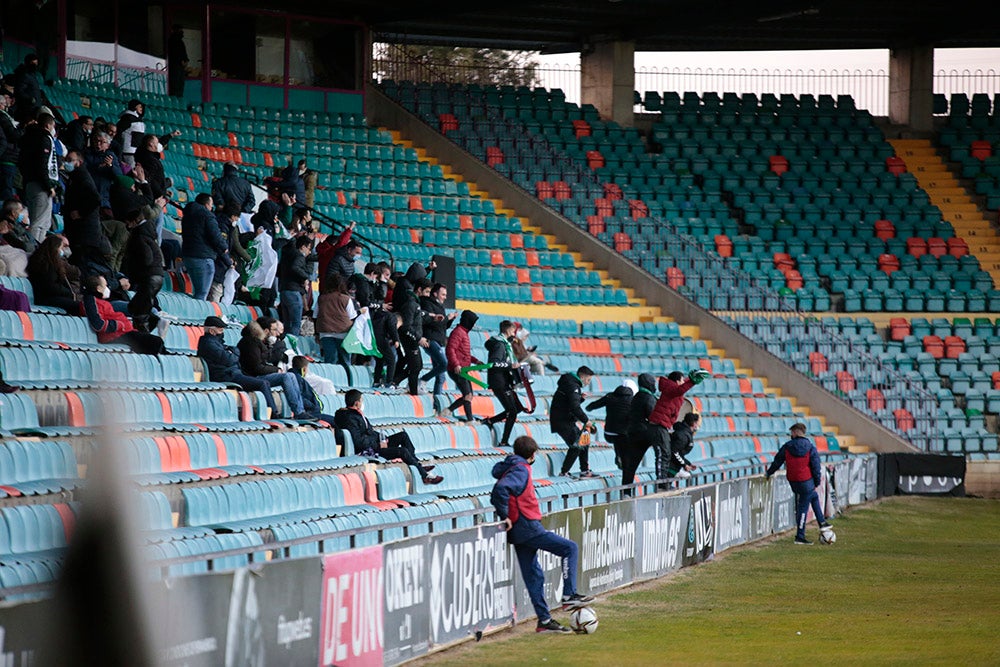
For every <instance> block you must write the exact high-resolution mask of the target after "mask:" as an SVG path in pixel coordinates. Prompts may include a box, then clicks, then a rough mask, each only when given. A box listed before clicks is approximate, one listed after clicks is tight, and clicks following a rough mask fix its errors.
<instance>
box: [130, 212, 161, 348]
mask: <svg viewBox="0 0 1000 667" xmlns="http://www.w3.org/2000/svg"><path fill="white" fill-rule="evenodd" d="M125 224H126V225H127V226H128V228H129V235H128V241H126V243H125V256H124V258H123V260H122V270H123V271H124V272H125V275H127V276H128V279H129V282H130V283H131V285H132V289H133V290H135V295H134V296H133V297H132V300H131V301H129V304H128V311H129V313H130V314H131V315H132V325H133V326H134V327H135V328H136V331H144V332H145V331H149V330H150V329H151V328H154V327H156V322H154V321H151V320H150V318H151V316H152V313H153V308H154V307H155V306H156V305H157V304H156V295H157V294H159V293H160V290H161V289H162V288H163V253H162V252H161V251H160V244H159V243H157V242H156V224H155V222H154V221H153V220H146V219H145V218H144V217H143V215H142V213H141V210H135V211H130V212H129V213H128V215H127V216H126V217H125ZM157 319H158V318H157Z"/></svg>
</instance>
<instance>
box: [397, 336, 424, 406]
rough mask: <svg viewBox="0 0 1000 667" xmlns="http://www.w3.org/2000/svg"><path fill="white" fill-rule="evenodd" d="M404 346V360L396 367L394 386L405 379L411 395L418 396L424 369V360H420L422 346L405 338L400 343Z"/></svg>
mask: <svg viewBox="0 0 1000 667" xmlns="http://www.w3.org/2000/svg"><path fill="white" fill-rule="evenodd" d="M399 342H400V343H401V344H402V345H403V358H402V360H401V363H399V364H398V365H397V366H396V374H395V376H394V377H393V382H392V383H393V384H399V383H400V382H402V381H403V380H404V379H405V380H406V386H407V389H408V390H409V392H410V394H411V395H413V396H416V395H417V386H418V384H419V382H420V371H421V370H422V369H423V365H424V364H423V360H422V359H421V358H420V344H419V343H417V341H415V340H413V341H411V340H410V339H409V338H408V337H406V336H404V337H401V338H400V341H399Z"/></svg>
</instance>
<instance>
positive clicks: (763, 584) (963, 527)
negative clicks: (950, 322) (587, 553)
mask: <svg viewBox="0 0 1000 667" xmlns="http://www.w3.org/2000/svg"><path fill="white" fill-rule="evenodd" d="M834 527H835V528H836V531H837V537H838V541H837V544H835V545H833V546H822V545H820V544H818V543H817V544H815V545H813V546H811V547H803V546H796V545H793V544H792V534H791V533H788V534H786V535H782V536H779V537H777V538H774V539H772V540H769V541H767V542H763V543H758V544H756V545H751V546H746V547H741V548H738V549H736V550H731V551H728V552H725V553H723V554H722V555H721V556H719V557H717V558H716V560H715V561H713V562H709V563H705V564H702V565H699V566H696V567H692V568H686V569H683V570H680V571H679V572H676V573H674V574H673V575H671V576H669V577H667V578H666V579H662V580H659V581H656V582H652V583H646V584H641V585H638V586H635V587H632V588H628V589H624V590H623V591H621V592H617V593H612V594H606V595H604V596H602V599H601V600H600V601H598V603H597V604H595V605H594V608H595V610H596V611H597V615H598V617H599V620H600V627H599V628H598V630H597V632H596V633H595V634H593V635H551V634H541V635H538V634H536V633H535V632H534V622H529V623H524V624H521V625H519V626H517V628H516V629H514V630H511V631H504V632H500V633H497V634H494V635H491V636H487V637H485V638H484V639H483V640H482V641H481V642H479V643H470V644H464V645H462V646H459V647H456V648H455V649H452V650H449V651H447V652H444V653H440V654H436V655H432V656H428V657H427V658H425V659H424V660H422V661H421V663H423V664H435V665H437V664H441V665H461V666H463V667H464V666H466V665H472V664H474V665H543V664H544V665H572V666H573V667H580V666H581V665H595V666H598V665H599V666H601V667H604V666H607V665H615V666H618V665H666V664H685V665H699V664H701V665H714V664H740V665H743V664H789V663H812V664H837V665H843V664H852V665H857V664H862V665H904V664H905V665H912V664H920V665H923V664H938V665H998V664H1000V639H998V636H1000V501H997V500H981V499H971V498H969V499H957V498H924V497H897V498H891V499H887V500H885V501H882V502H880V503H878V504H876V505H874V506H871V507H867V508H861V509H856V510H851V511H850V512H848V513H847V514H845V515H842V516H840V517H838V518H837V519H835V520H834ZM809 537H810V539H813V540H815V539H816V527H815V523H813V524H811V525H810V528H809ZM556 618H557V619H558V620H559V621H560V622H562V623H568V615H567V614H565V613H557V614H556Z"/></svg>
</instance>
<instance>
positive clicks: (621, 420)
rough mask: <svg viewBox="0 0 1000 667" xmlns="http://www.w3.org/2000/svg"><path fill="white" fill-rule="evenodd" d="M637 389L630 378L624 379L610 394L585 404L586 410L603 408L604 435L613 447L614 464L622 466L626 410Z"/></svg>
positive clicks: (626, 434) (625, 435)
mask: <svg viewBox="0 0 1000 667" xmlns="http://www.w3.org/2000/svg"><path fill="white" fill-rule="evenodd" d="M637 391H639V387H638V385H636V383H635V382H634V381H632V380H625V381H624V382H622V383H621V384H620V385H618V386H617V387H615V390H614V391H613V392H611V393H610V394H605V395H604V396H602V397H601V398H599V399H597V400H596V401H591V402H590V403H588V404H587V409H588V410H597V409H599V408H605V417H604V437H605V438H607V440H608V442H610V443H611V445H612V446H613V447H614V448H615V465H617V466H618V467H619V468H621V467H622V451H623V450H624V448H625V446H626V444H627V443H628V412H629V407H630V406H631V405H632V397H633V396H635V393H636V392H637Z"/></svg>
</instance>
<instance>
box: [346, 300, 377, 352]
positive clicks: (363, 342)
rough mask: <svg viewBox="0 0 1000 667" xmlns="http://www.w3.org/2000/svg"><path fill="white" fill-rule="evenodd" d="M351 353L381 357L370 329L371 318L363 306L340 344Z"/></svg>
mask: <svg viewBox="0 0 1000 667" xmlns="http://www.w3.org/2000/svg"><path fill="white" fill-rule="evenodd" d="M340 345H341V347H343V348H344V350H346V351H347V352H349V353H351V354H363V355H365V356H366V357H379V358H381V357H382V353H381V352H379V351H378V346H376V345H375V333H374V332H373V331H372V318H371V315H369V314H368V309H367V308H365V309H363V310H362V311H361V314H360V315H358V316H357V317H356V318H355V319H354V324H353V325H351V330H350V331H348V332H347V335H346V336H344V342H343V343H341V344H340Z"/></svg>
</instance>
